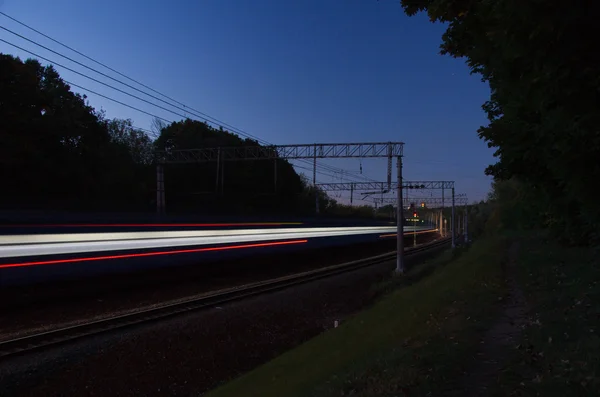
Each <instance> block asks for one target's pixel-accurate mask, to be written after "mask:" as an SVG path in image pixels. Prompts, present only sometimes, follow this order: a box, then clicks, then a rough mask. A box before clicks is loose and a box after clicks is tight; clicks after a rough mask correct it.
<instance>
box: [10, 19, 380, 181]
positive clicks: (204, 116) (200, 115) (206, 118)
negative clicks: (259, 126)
mask: <svg viewBox="0 0 600 397" xmlns="http://www.w3.org/2000/svg"><path fill="white" fill-rule="evenodd" d="M0 14H1V15H3V16H5V17H7V18H9V19H11V20H12V21H14V22H16V23H18V24H20V25H22V26H24V27H26V28H28V29H30V30H32V31H34V32H35V33H38V34H40V35H41V36H43V37H45V38H47V39H49V40H51V41H52V42H55V43H57V44H59V45H61V46H63V47H65V48H67V49H69V50H71V51H73V52H75V53H76V54H78V55H80V56H82V57H84V58H86V59H88V60H90V61H92V62H94V63H96V64H98V65H100V66H102V67H104V68H106V69H108V70H110V71H112V72H114V73H116V74H118V75H120V76H122V77H124V78H126V79H128V80H130V81H132V82H134V83H136V84H139V85H140V86H142V87H144V88H146V89H148V90H150V91H152V92H155V93H157V94H158V95H161V96H162V97H164V98H167V99H169V100H170V101H172V102H175V103H177V104H178V105H179V106H176V105H173V104H172V103H169V102H167V101H165V100H163V99H161V98H158V97H156V96H154V95H152V94H149V93H147V92H144V91H142V90H140V89H138V88H136V87H134V86H132V85H130V84H128V83H125V82H123V81H121V80H119V79H115V78H114V77H112V76H110V75H107V74H106V73H103V72H101V71H99V70H97V69H94V68H92V67H90V66H87V65H85V64H83V63H81V62H79V61H77V60H75V59H73V58H71V57H68V56H66V55H64V54H61V53H59V52H57V51H54V50H52V49H50V48H48V47H46V46H44V45H42V44H40V43H38V42H36V41H34V40H31V39H29V38H27V37H25V36H23V35H21V34H19V33H16V32H14V31H12V30H10V29H7V28H5V27H3V26H0V28H1V29H3V30H5V31H7V32H9V33H11V34H13V35H15V36H17V37H19V38H21V39H23V40H26V41H28V42H30V43H32V44H34V45H36V46H38V47H41V48H43V49H45V50H47V51H50V52H52V53H53V54H56V55H58V56H60V57H62V58H64V59H67V60H69V61H71V62H73V63H75V64H77V65H80V66H82V67H84V68H86V69H88V70H91V71H93V72H95V73H98V74H99V75H101V76H103V77H106V78H108V79H110V80H113V81H115V82H117V83H119V84H122V85H124V86H126V87H128V88H130V89H133V90H135V91H137V92H139V93H142V94H144V95H147V96H149V97H151V98H153V99H155V100H158V101H160V102H162V103H165V104H167V105H169V106H171V107H174V108H177V109H179V110H182V111H183V112H184V113H191V114H193V115H195V116H196V117H198V118H200V119H203V121H205V122H209V120H210V122H211V123H213V124H216V125H221V126H225V127H228V128H229V129H231V130H232V131H233V132H235V133H237V134H239V135H242V136H245V137H247V138H250V139H254V140H256V141H258V142H260V143H262V144H266V145H271V143H270V142H267V141H265V140H263V139H261V138H258V137H256V136H254V135H252V134H249V133H247V132H245V131H243V130H241V129H239V128H237V127H234V126H232V125H229V124H228V123H225V122H223V121H221V120H218V119H216V118H214V117H212V116H209V115H207V114H206V113H203V112H200V111H199V110H196V109H194V108H191V107H189V106H186V105H185V104H183V103H181V102H179V101H177V100H175V99H173V98H171V97H169V96H167V95H165V94H163V93H161V92H159V91H157V90H155V89H153V88H151V87H149V86H147V85H145V84H143V83H141V82H139V81H137V80H135V79H133V78H131V77H129V76H127V75H125V74H123V73H121V72H119V71H117V70H115V69H114V68H111V67H110V66H108V65H106V64H104V63H102V62H99V61H97V60H95V59H93V58H91V57H89V56H87V55H85V54H83V53H82V52H80V51H78V50H76V49H74V48H72V47H70V46H68V45H66V44H64V43H62V42H60V41H58V40H56V39H54V38H52V37H50V36H48V35H46V34H44V33H42V32H40V31H39V30H37V29H35V28H33V27H31V26H29V25H27V24H25V23H23V22H21V21H19V20H17V19H15V18H13V17H11V16H9V15H7V14H6V13H4V12H1V11H0ZM0 40H1V39H0ZM2 41H3V42H5V43H7V44H9V45H12V46H14V47H16V48H19V49H21V50H22V51H25V52H28V53H30V54H32V55H34V56H37V57H39V58H41V59H44V60H46V61H48V62H51V63H54V64H56V65H58V66H60V67H63V68H65V69H67V70H70V71H71V72H74V73H76V74H78V75H81V76H83V77H86V78H88V79H91V80H93V81H95V82H98V83H100V84H103V85H105V86H107V87H109V88H112V89H115V90H117V91H119V92H121V93H124V94H126V95H129V96H131V97H133V98H136V99H138V100H141V101H144V102H146V103H148V104H151V105H153V106H156V107H159V108H161V109H163V110H166V111H168V112H171V113H173V114H176V115H178V116H180V117H183V118H187V117H186V116H185V115H181V114H180V113H177V112H174V111H172V110H169V109H166V108H164V107H161V106H160V105H157V104H154V103H152V102H150V101H148V100H145V99H143V98H140V97H138V96H135V95H133V94H130V93H127V92H125V91H123V90H120V89H119V88H116V87H113V86H111V85H109V84H106V83H103V82H101V81H99V80H97V79H94V78H92V77H90V76H87V75H85V74H83V73H80V72H77V71H75V70H73V69H71V68H68V67H66V66H64V65H60V64H58V63H56V62H53V61H51V60H48V59H47V58H44V57H42V56H40V55H37V54H35V53H33V52H31V51H28V50H26V49H23V48H21V47H19V46H17V45H15V44H12V43H9V42H7V41H5V40H2ZM182 107H183V108H182ZM144 113H146V114H148V113H147V112H144ZM302 161H303V162H305V163H308V164H310V161H308V160H302ZM318 166H321V167H323V168H325V169H328V170H330V171H332V172H341V173H342V174H344V173H345V174H347V175H349V176H353V177H355V178H360V179H364V180H371V181H373V179H372V178H368V177H365V176H363V175H360V174H357V173H355V172H352V171H348V170H344V169H342V168H338V167H334V166H330V165H328V164H322V163H320V164H318Z"/></svg>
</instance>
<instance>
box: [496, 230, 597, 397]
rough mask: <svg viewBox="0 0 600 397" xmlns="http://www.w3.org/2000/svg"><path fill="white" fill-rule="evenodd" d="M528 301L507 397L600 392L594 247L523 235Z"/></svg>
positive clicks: (521, 274)
mask: <svg viewBox="0 0 600 397" xmlns="http://www.w3.org/2000/svg"><path fill="white" fill-rule="evenodd" d="M517 238H518V239H519V240H520V241H521V249H520V253H519V257H518V274H517V277H518V280H519V284H520V285H521V288H522V289H523V292H524V294H525V296H526V298H527V302H528V321H527V323H526V325H525V328H524V329H523V331H522V334H521V340H520V341H519V345H518V346H516V349H515V350H514V351H513V352H512V358H511V360H510V361H509V362H507V363H506V365H505V370H504V371H503V372H502V375H501V377H500V379H499V384H498V385H497V386H496V389H497V390H496V393H495V394H496V395H503V396H511V395H514V396H550V397H551V396H557V397H558V396H560V397H563V396H585V395H594V396H597V395H598V390H600V354H599V353H598V352H599V351H600V335H599V334H600V283H599V282H600V266H599V263H598V262H599V261H598V257H597V255H595V254H594V252H593V251H592V250H591V249H585V248H564V247H561V246H559V245H557V244H554V243H552V242H550V241H546V240H545V239H544V238H543V236H541V235H539V234H538V235H519V236H517Z"/></svg>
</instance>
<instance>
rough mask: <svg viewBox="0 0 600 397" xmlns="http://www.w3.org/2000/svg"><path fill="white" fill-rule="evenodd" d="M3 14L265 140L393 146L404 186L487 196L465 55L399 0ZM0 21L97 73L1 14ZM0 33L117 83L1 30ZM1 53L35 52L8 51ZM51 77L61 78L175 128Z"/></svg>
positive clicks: (16, 1) (90, 7)
mask: <svg viewBox="0 0 600 397" xmlns="http://www.w3.org/2000/svg"><path fill="white" fill-rule="evenodd" d="M0 11H2V12H4V13H6V14H8V15H10V16H12V17H14V18H16V19H18V20H20V21H21V22H24V23H26V24H28V25H30V26H32V27H34V28H36V29H38V30H40V31H41V32H43V33H45V34H47V35H49V36H51V37H53V38H54V39H56V40H59V41H61V42H63V43H65V44H67V45H69V46H71V47H73V48H75V49H77V50H79V51H81V52H83V53H84V54H86V55H88V56H90V57H92V58H94V59H96V60H98V61H100V62H103V63H105V64H107V65H108V66H110V67H112V68H114V69H116V70H118V71H119V72H121V73H123V74H125V75H127V76H129V77H132V78H134V79H136V80H138V81H139V82H141V83H144V84H146V85H148V86H150V87H152V88H153V89H155V90H157V91H159V92H160V93H163V94H165V95H168V96H169V97H171V98H173V99H176V100H177V101H179V102H181V103H183V104H185V105H186V106H187V107H189V108H193V109H195V110H198V111H201V112H203V113H206V114H208V115H210V116H212V117H214V118H217V119H219V120H221V121H223V122H226V123H228V124H230V125H233V126H235V127H237V128H239V129H241V130H243V131H245V132H247V133H250V134H252V135H255V136H258V137H260V138H262V139H264V140H266V141H269V142H271V143H276V144H288V143H315V142H323V143H330V142H340V143H343V142H371V141H382V142H387V141H402V142H405V143H406V146H405V158H404V162H405V164H404V166H405V173H404V176H405V178H406V179H408V180H454V181H456V187H457V189H456V191H457V193H466V194H467V195H468V197H469V199H470V200H480V199H482V198H484V197H485V195H486V194H487V192H488V190H489V187H490V178H488V177H486V176H485V175H484V174H483V170H484V168H485V167H486V166H487V165H488V164H490V163H493V162H494V158H493V157H492V152H493V151H492V149H488V148H487V145H486V144H485V142H483V141H481V140H479V138H478V137H477V133H476V131H477V128H478V127H479V126H480V125H482V124H485V123H486V121H487V120H486V118H485V115H484V113H483V111H482V110H481V105H482V104H483V102H484V101H485V100H486V99H487V98H488V96H489V87H488V86H487V85H486V84H484V83H482V82H481V81H480V77H479V76H477V75H470V74H469V70H468V68H467V66H466V65H465V62H464V60H461V59H452V58H450V57H448V56H442V55H440V54H439V45H440V43H441V35H442V33H443V32H444V29H445V28H444V25H442V24H432V23H430V22H429V20H428V19H427V18H426V16H425V15H419V16H417V17H413V18H408V17H407V16H405V15H404V14H403V11H402V8H401V6H400V4H399V2H398V1H396V0H387V1H384V0H380V1H377V0H343V1H340V0H337V1H334V0H302V1H281V0H199V1H173V2H166V1H152V0H150V1H138V0H128V1H117V0H105V1H103V2H91V1H81V0H78V1H76V0H71V1H69V0H54V1H41V0H4V1H1V0H0ZM0 26H2V27H5V28H8V29H11V30H13V31H15V32H18V33H19V34H22V35H24V36H26V37H28V38H30V39H32V40H34V41H36V42H39V43H41V44H44V45H46V46H48V47H50V48H52V49H54V50H55V51H58V52H60V53H62V54H64V55H68V56H70V57H73V58H74V59H77V60H78V61H80V62H82V63H85V64H88V65H89V66H92V67H95V68H98V69H101V67H100V66H98V65H94V64H93V63H92V62H91V61H89V60H86V59H84V58H82V57H80V56H78V55H77V54H74V53H72V52H70V51H69V50H67V49H65V48H63V47H60V46H59V45H58V44H56V43H53V42H51V41H50V40H48V39H45V38H44V37H42V36H40V35H38V34H36V33H34V32H32V31H30V30H28V29H27V28H25V27H23V26H20V25H19V24H17V23H15V22H13V21H11V20H10V19H8V18H6V17H5V16H3V15H0ZM0 38H2V39H4V40H7V41H9V42H11V43H14V44H17V45H19V46H21V47H24V48H26V49H28V50H30V51H33V52H35V53H37V54H39V55H42V56H44V57H47V58H49V59H51V60H52V61H56V62H58V63H61V64H64V65H65V66H69V67H72V68H73V69H76V70H78V71H80V72H82V73H85V74H88V75H90V76H94V77H95V78H97V79H99V80H101V81H104V82H107V83H110V84H112V85H118V83H114V82H110V81H109V80H108V79H106V78H104V77H101V76H98V75H95V74H94V73H93V72H90V71H87V70H85V69H83V68H82V67H80V66H77V65H75V64H73V63H71V62H70V61H67V60H64V59H62V58H61V57H60V56H58V55H55V54H52V53H50V52H48V51H46V50H44V49H41V48H38V47H36V46H35V45H34V44H32V43H29V42H27V41H25V40H23V39H21V38H18V37H15V36H14V35H12V34H10V33H8V32H6V31H4V30H0ZM0 52H3V53H8V54H12V55H18V56H20V57H21V58H23V59H25V58H29V57H32V56H31V55H29V54H27V53H25V52H23V51H20V50H17V49H15V48H13V47H11V46H10V45H7V44H5V43H0ZM47 63H48V62H46V61H42V64H47ZM57 70H58V71H59V73H60V74H61V76H62V77H63V78H64V79H65V80H67V81H70V82H73V83H75V84H78V85H81V86H83V87H86V88H88V89H91V90H94V91H97V92H99V93H102V94H104V95H107V96H109V97H111V98H114V99H117V100H120V101H123V102H125V103H128V104H130V105H132V106H135V107H138V108H140V109H142V110H144V111H147V112H149V113H152V114H155V115H157V116H161V117H163V118H165V119H168V120H178V119H181V117H180V116H177V115H174V114H172V113H169V112H166V111H164V110H161V109H158V108H156V107H154V106H151V105H149V104H146V103H143V102H141V101H138V100H136V99H133V98H130V97H128V96H126V95H124V94H121V93H118V92H115V91H114V90H111V89H109V88H107V87H103V86H102V85H101V84H98V83H96V82H92V81H90V80H88V79H86V78H84V77H81V76H77V75H74V74H73V73H71V72H68V71H65V70H64V69H62V68H61V67H57ZM102 71H103V72H106V73H108V74H110V75H112V76H114V77H118V78H119V79H121V80H124V79H123V78H122V77H119V76H118V75H115V74H114V73H111V72H109V71H106V70H105V69H102ZM121 88H123V89H124V90H127V91H131V90H130V89H127V88H125V87H121ZM140 89H143V88H142V87H140ZM73 90H74V91H77V92H81V93H86V91H85V90H82V89H79V88H73ZM87 94H88V97H89V101H90V104H91V105H92V106H94V107H95V108H96V109H100V108H102V109H104V110H105V111H106V113H107V116H108V117H111V118H112V117H118V118H131V119H132V120H134V124H135V125H136V126H138V127H142V128H145V129H150V123H151V119H152V117H151V116H148V115H145V114H143V113H140V112H137V111H135V110H132V109H128V108H126V107H124V106H122V105H118V104H115V103H112V102H111V101H109V100H107V99H104V98H100V97H98V96H96V95H93V94H90V93H87ZM138 95H139V94H138ZM149 100H151V99H149ZM151 101H153V102H156V101H154V100H151ZM163 106H164V105H163ZM178 113H183V111H178ZM185 114H186V115H188V114H187V113H185ZM192 118H196V117H192ZM295 163H297V162H295ZM320 163H325V164H329V165H332V166H335V167H340V168H344V169H346V170H348V171H349V172H351V173H359V170H360V167H361V165H362V169H363V173H362V175H360V174H359V175H358V176H352V175H349V174H348V173H346V174H343V173H341V172H333V171H331V170H327V171H325V170H322V169H320V173H319V174H318V180H319V181H320V182H339V181H347V180H361V179H362V178H370V179H375V180H385V179H386V161H385V160H384V159H380V160H364V161H362V162H360V161H359V160H355V159H352V160H324V161H322V162H320ZM297 164H299V165H300V166H301V167H308V165H307V164H304V163H297ZM298 170H299V171H301V172H303V173H306V174H307V175H310V177H311V178H312V173H311V172H310V171H308V170H305V169H303V168H299V169H298ZM430 194H431V193H429V192H428V193H426V196H430ZM433 195H434V196H439V193H433ZM347 196H348V195H347V194H346V195H343V196H342V197H337V196H336V195H332V197H334V198H337V199H341V200H343V201H346V200H345V198H347ZM356 202H357V201H355V203H356Z"/></svg>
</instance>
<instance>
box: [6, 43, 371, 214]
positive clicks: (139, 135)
mask: <svg viewBox="0 0 600 397" xmlns="http://www.w3.org/2000/svg"><path fill="white" fill-rule="evenodd" d="M0 120H2V128H0V178H1V179H2V185H3V189H2V194H1V195H0V205H1V206H2V208H3V209H5V210H6V209H38V210H39V209H52V210H66V211H73V210H74V211H139V212H152V211H154V210H155V208H156V163H155V152H156V151H161V150H177V149H198V148H213V147H239V146H253V145H259V143H258V142H257V141H254V140H251V139H244V138H241V137H239V136H238V135H235V134H232V133H230V132H228V131H226V130H223V129H222V128H219V129H216V128H213V127H211V126H210V125H208V124H207V123H204V122H199V121H195V120H190V119H186V120H182V121H175V122H172V123H166V122H162V121H161V120H160V119H155V120H154V122H153V130H154V132H155V133H156V135H157V137H156V139H154V140H153V139H151V138H150V137H149V135H148V134H147V133H146V132H144V131H141V130H140V129H138V128H136V127H135V126H134V125H133V123H132V121H131V120H121V119H110V118H108V117H107V115H106V114H105V112H103V111H101V110H100V111H98V110H96V109H94V108H93V107H92V106H91V105H90V104H89V101H88V100H87V97H86V96H85V95H80V94H78V93H74V92H72V91H71V89H70V87H69V85H68V84H66V83H65V81H64V80H63V79H62V78H61V77H60V76H59V74H58V72H57V71H56V70H55V69H54V68H53V67H52V66H43V65H41V64H40V63H39V62H38V61H37V60H34V59H28V60H25V61H22V60H20V59H19V58H16V57H13V56H11V55H8V54H0ZM275 163H276V164H275ZM216 167H217V164H216V162H214V163H199V164H169V165H166V166H165V171H164V173H165V190H166V203H167V210H168V212H170V213H187V212H194V213H205V214H211V215H215V214H229V215H230V214H242V213H244V214H294V215H311V214H314V212H315V195H317V196H318V200H319V205H320V209H321V211H323V213H324V214H328V215H339V216H348V217H353V216H359V217H360V216H362V217H368V216H372V210H371V211H370V213H369V210H368V209H365V208H362V207H351V206H347V205H343V204H340V203H338V202H336V201H335V200H333V199H331V198H330V197H329V196H327V194H325V192H322V191H320V190H315V189H314V187H312V186H311V185H310V183H308V181H307V180H306V178H305V177H304V176H303V175H299V174H298V173H297V172H296V171H295V169H294V167H293V166H292V165H291V164H290V163H289V162H288V161H287V160H285V159H276V160H274V161H265V160H258V161H239V162H225V163H221V167H222V169H221V170H220V173H222V174H223V176H222V178H223V179H222V182H217V169H216ZM275 168H276V171H275ZM275 172H277V178H276V181H275V176H274V173H275Z"/></svg>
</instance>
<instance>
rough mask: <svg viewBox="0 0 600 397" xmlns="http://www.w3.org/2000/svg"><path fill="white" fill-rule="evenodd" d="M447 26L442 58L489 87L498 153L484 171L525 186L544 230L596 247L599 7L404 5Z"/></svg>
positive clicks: (488, 133) (513, 2)
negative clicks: (539, 207)
mask: <svg viewBox="0 0 600 397" xmlns="http://www.w3.org/2000/svg"><path fill="white" fill-rule="evenodd" d="M401 3H402V5H403V7H404V9H405V11H406V13H407V14H408V15H414V14H416V13H417V12H419V11H425V12H427V14H428V15H429V18H430V19H431V20H432V21H439V22H444V23H447V24H448V28H447V30H446V32H445V34H444V35H443V42H442V45H441V50H442V51H441V52H442V54H448V55H451V56H453V57H459V58H461V57H464V58H465V59H466V61H467V64H468V65H469V67H470V68H471V71H472V72H473V73H478V74H480V75H481V76H482V79H483V80H484V81H486V82H488V83H489V85H490V88H491V97H490V100H489V101H488V102H486V103H485V104H484V105H483V109H484V110H485V112H486V113H487V115H488V119H489V125H487V126H484V127H481V128H480V129H479V131H478V133H479V136H480V137H481V138H482V139H484V140H486V141H487V142H488V145H489V146H490V147H495V148H497V150H496V156H497V157H498V158H499V161H498V162H497V163H496V164H494V165H491V166H490V167H488V168H487V170H486V173H487V174H488V175H492V176H493V177H494V178H495V179H496V180H498V181H501V180H510V179H511V178H518V180H520V181H521V182H522V183H524V184H526V185H527V186H528V189H529V193H530V199H531V200H534V201H540V202H543V203H544V207H545V208H544V213H543V214H544V216H546V217H547V219H544V220H543V221H542V222H541V224H544V225H552V226H553V229H554V230H555V231H557V232H558V233H559V234H561V235H562V236H564V237H567V238H569V239H570V240H571V241H572V242H576V241H579V242H585V241H590V238H592V239H597V238H598V237H599V236H598V234H597V231H598V225H599V224H600V205H599V204H598V199H597V196H596V194H595V191H596V189H595V186H594V185H595V184H596V183H597V181H598V180H599V179H600V162H599V161H598V159H599V158H600V133H599V132H598V126H599V125H600V113H599V112H598V109H599V108H600V97H599V95H598V92H599V89H600V80H599V79H598V75H599V74H600V57H598V55H597V54H598V41H597V40H594V39H591V38H592V37H596V36H597V33H598V30H597V15H598V13H599V12H600V3H597V2H575V3H568V2H558V1H550V2H544V3H543V4H542V3H540V2H532V1H529V2H527V1H525V2H523V1H517V0H497V1H472V0H402V1H401Z"/></svg>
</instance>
